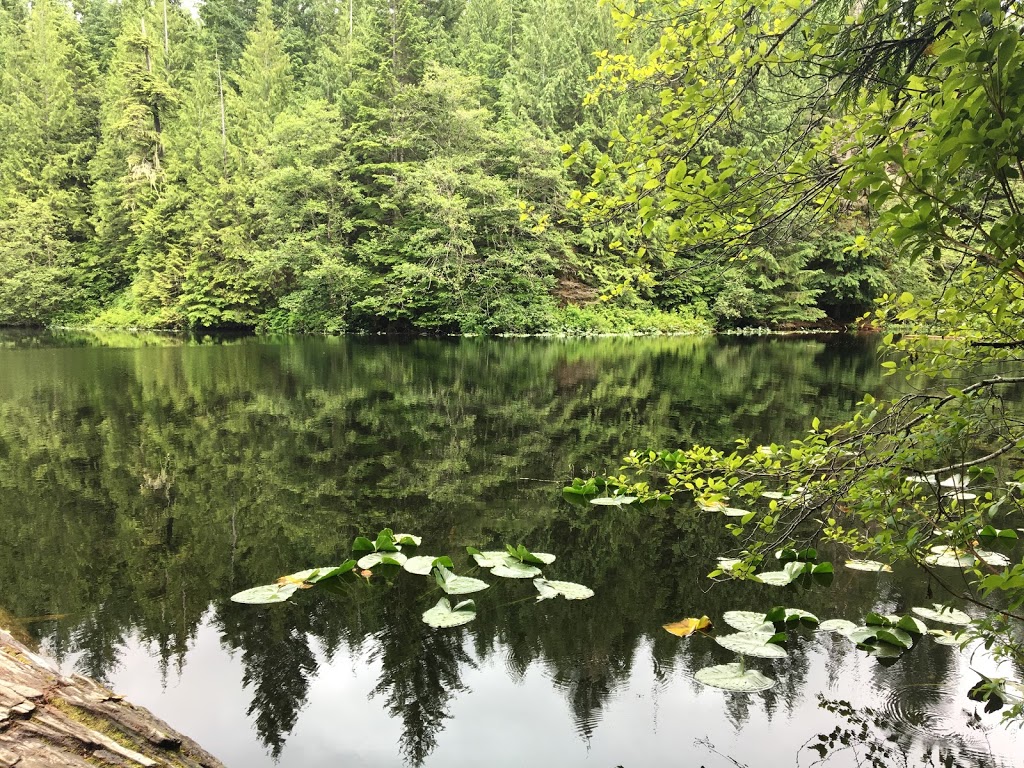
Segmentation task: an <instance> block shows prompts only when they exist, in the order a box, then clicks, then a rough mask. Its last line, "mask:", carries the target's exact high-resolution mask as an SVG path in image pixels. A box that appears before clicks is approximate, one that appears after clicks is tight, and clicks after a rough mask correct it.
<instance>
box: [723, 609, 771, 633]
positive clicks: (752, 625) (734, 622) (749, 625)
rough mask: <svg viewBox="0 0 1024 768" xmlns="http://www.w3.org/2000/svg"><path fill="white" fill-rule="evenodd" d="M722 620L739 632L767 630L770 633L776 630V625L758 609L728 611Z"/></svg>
mask: <svg viewBox="0 0 1024 768" xmlns="http://www.w3.org/2000/svg"><path fill="white" fill-rule="evenodd" d="M722 621H724V622H725V623H726V624H728V625H729V626H730V627H732V628H733V629H735V630H738V631H739V632H767V633H768V634H769V635H770V634H773V633H774V632H775V625H774V624H772V623H771V622H769V621H765V618H764V614H763V613H757V612H756V611H726V612H725V613H724V614H723V615H722Z"/></svg>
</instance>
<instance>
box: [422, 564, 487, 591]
mask: <svg viewBox="0 0 1024 768" xmlns="http://www.w3.org/2000/svg"><path fill="white" fill-rule="evenodd" d="M434 578H435V579H436V580H437V585H438V586H439V587H441V589H443V590H444V591H445V592H447V593H448V594H449V595H469V594H472V593H473V592H482V591H483V590H485V589H487V588H488V587H489V586H490V585H489V584H488V583H487V582H486V581H481V580H480V579H474V578H473V577H472V576H458V575H456V574H454V573H452V572H451V571H450V570H448V569H447V568H445V567H444V566H443V565H438V566H437V567H436V568H435V569H434Z"/></svg>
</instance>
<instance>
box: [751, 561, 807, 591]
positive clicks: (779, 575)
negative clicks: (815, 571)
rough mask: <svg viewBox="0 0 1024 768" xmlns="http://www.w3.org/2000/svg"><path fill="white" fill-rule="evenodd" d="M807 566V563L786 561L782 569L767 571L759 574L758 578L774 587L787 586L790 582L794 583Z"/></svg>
mask: <svg viewBox="0 0 1024 768" xmlns="http://www.w3.org/2000/svg"><path fill="white" fill-rule="evenodd" d="M807 568H808V564H807V563H801V562H791V563H786V565H785V566H783V568H782V570H781V571H765V572H763V573H759V574H757V578H758V579H760V580H761V582H762V583H763V584H770V585H771V586H773V587H785V586H786V585H788V584H792V583H793V582H794V581H795V580H796V579H797V577H798V576H800V574H802V573H803V572H804V571H805V570H807Z"/></svg>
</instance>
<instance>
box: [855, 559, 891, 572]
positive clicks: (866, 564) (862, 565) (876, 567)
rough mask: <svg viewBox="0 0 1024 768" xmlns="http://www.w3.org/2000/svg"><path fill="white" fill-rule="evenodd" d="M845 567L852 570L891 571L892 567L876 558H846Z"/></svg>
mask: <svg viewBox="0 0 1024 768" xmlns="http://www.w3.org/2000/svg"><path fill="white" fill-rule="evenodd" d="M846 567H847V568H849V569H850V570H852V571H874V572H876V573H878V572H881V573H892V567H891V566H889V565H886V564H885V563H880V562H878V561H877V560H847V561H846Z"/></svg>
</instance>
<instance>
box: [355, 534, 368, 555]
mask: <svg viewBox="0 0 1024 768" xmlns="http://www.w3.org/2000/svg"><path fill="white" fill-rule="evenodd" d="M352 551H353V552H373V542H372V541H370V540H369V539H368V538H366V537H365V536H356V540H355V541H353V542H352Z"/></svg>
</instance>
